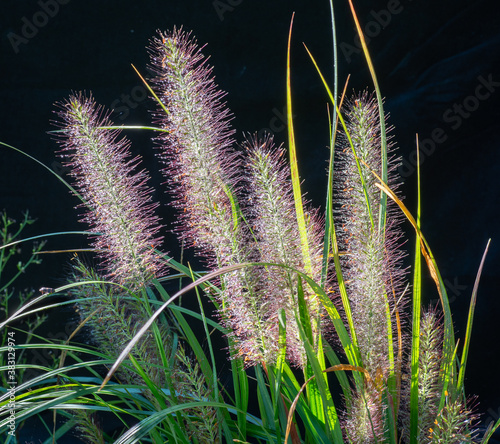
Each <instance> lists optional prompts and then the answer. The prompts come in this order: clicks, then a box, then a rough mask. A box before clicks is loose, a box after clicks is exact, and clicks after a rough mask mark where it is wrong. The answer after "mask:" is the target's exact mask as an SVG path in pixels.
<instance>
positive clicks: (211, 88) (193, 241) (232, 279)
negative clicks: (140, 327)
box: [150, 29, 265, 364]
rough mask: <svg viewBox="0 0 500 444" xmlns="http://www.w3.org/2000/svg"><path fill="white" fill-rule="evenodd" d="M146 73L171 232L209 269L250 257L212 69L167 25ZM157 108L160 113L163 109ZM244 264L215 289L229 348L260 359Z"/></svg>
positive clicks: (254, 305)
mask: <svg viewBox="0 0 500 444" xmlns="http://www.w3.org/2000/svg"><path fill="white" fill-rule="evenodd" d="M150 53H151V60H152V64H153V66H152V70H153V71H154V72H155V73H156V77H155V78H153V79H152V80H151V83H152V85H153V89H154V91H155V93H156V94H157V96H158V98H159V99H160V100H161V102H162V105H159V107H158V108H159V110H158V112H157V113H156V114H155V119H156V121H157V123H158V124H159V125H160V127H162V128H164V129H166V130H167V131H168V132H167V133H164V134H163V135H162V136H160V137H159V138H158V142H159V144H160V148H161V151H160V157H161V159H162V161H163V162H164V164H165V165H166V167H165V169H164V170H163V174H164V175H165V177H166V178H167V179H168V181H169V185H170V187H171V191H172V193H173V195H174V199H175V200H174V205H175V206H176V207H177V208H178V209H179V210H180V211H179V213H180V218H179V219H180V220H179V226H178V230H177V232H178V235H179V238H180V239H182V240H184V241H186V243H187V244H188V245H190V246H193V247H195V248H196V249H198V251H200V252H201V253H202V254H203V255H204V256H205V258H206V259H208V261H209V264H210V266H211V267H212V268H214V269H215V268H220V267H223V266H227V265H233V264H241V263H245V262H248V261H250V260H251V252H250V251H249V250H248V248H247V243H248V242H247V239H248V236H249V233H248V230H247V229H246V228H245V226H244V224H243V221H242V220H241V217H240V214H239V211H238V209H237V207H238V203H237V200H236V191H237V187H238V177H239V175H240V169H239V166H240V161H239V157H238V155H237V153H236V152H235V151H234V149H233V148H232V144H233V140H232V134H233V131H232V130H231V129H230V126H229V120H230V117H231V115H230V113H229V111H228V109H227V108H226V106H225V104H224V103H223V102H222V98H223V96H224V93H222V92H221V91H219V90H218V89H217V86H216V84H215V82H214V79H213V76H212V68H211V67H210V66H209V65H208V64H207V59H206V58H204V56H203V54H202V52H201V49H200V48H199V47H198V46H197V44H196V42H195V41H194V40H193V39H192V38H191V36H190V34H189V33H186V32H184V31H182V29H180V30H176V29H174V31H173V32H171V33H165V34H164V33H159V38H155V39H153V41H152V44H151V48H150ZM165 109H166V110H167V112H165ZM254 285H255V279H254V276H253V275H252V270H251V269H250V268H244V269H241V270H238V271H234V272H230V273H227V274H225V275H223V276H221V291H220V292H219V293H218V298H219V299H220V305H221V310H220V312H221V316H222V319H223V322H224V323H225V325H226V326H227V327H229V329H230V331H232V333H231V339H232V348H233V349H234V351H235V353H236V355H237V356H243V357H244V358H245V360H246V362H247V364H251V363H253V362H256V361H259V360H262V359H264V358H263V349H264V348H265V346H264V345H263V341H264V335H265V330H264V328H263V326H262V319H261V312H262V311H261V309H260V302H259V301H258V300H257V299H256V297H255V292H254Z"/></svg>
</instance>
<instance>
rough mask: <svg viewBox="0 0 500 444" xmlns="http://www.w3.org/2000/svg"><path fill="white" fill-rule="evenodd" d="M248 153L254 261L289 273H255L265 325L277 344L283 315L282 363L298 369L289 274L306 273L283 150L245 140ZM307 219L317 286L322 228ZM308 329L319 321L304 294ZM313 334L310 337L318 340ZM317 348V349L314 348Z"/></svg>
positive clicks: (293, 281)
mask: <svg viewBox="0 0 500 444" xmlns="http://www.w3.org/2000/svg"><path fill="white" fill-rule="evenodd" d="M245 147H246V149H247V151H248V154H249V156H248V161H247V170H248V200H249V206H248V212H249V214H250V223H251V225H252V230H253V234H254V236H255V238H256V241H257V242H256V249H257V251H258V252H259V261H261V262H266V263H277V264H282V265H285V266H286V267H289V268H287V269H283V268H279V267H273V266H271V267H267V268H266V269H264V268H262V269H260V276H259V279H260V284H261V286H262V291H263V292H264V293H265V295H266V296H265V299H266V303H265V305H264V307H263V309H264V310H265V311H266V315H265V316H266V319H267V322H268V324H270V328H269V331H270V332H272V337H273V340H274V343H275V344H276V345H277V343H278V313H279V310H280V309H283V310H284V311H285V314H286V323H287V331H286V337H287V348H286V350H287V357H288V359H289V360H290V362H292V363H293V364H295V365H299V366H303V365H304V362H305V358H306V355H305V350H304V347H303V344H302V340H301V338H300V334H299V330H298V326H297V320H296V317H297V309H298V299H297V275H296V273H294V271H292V270H291V269H294V270H297V271H300V272H303V273H304V272H305V271H306V270H305V267H304V264H303V258H302V250H301V242H300V234H299V231H298V225H297V219H296V215H295V204H294V199H293V190H292V184H291V180H290V177H289V175H290V173H289V170H288V168H287V165H286V163H285V158H284V153H285V151H284V150H283V149H282V148H276V147H275V146H274V144H273V140H272V138H270V137H267V138H265V139H264V140H257V139H256V138H255V137H254V138H249V140H248V141H247V143H246V144H245ZM307 217H308V235H309V245H310V246H311V248H312V258H313V267H312V269H313V273H314V275H313V276H311V277H312V278H313V279H314V280H316V281H317V282H319V279H320V273H321V249H322V238H321V226H320V223H319V222H318V221H317V218H316V217H315V216H314V215H313V214H312V213H311V212H310V213H308V214H307ZM305 297H306V303H307V305H308V311H309V315H310V317H311V321H312V322H311V323H312V324H313V325H315V322H314V320H317V319H318V318H319V303H318V301H317V300H316V295H315V294H314V292H312V291H311V290H310V289H309V288H308V287H307V286H306V288H305ZM317 334H318V331H315V332H314V336H315V337H317ZM313 345H316V344H313Z"/></svg>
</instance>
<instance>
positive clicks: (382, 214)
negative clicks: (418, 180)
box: [349, 0, 387, 234]
mask: <svg viewBox="0 0 500 444" xmlns="http://www.w3.org/2000/svg"><path fill="white" fill-rule="evenodd" d="M349 6H350V7H351V12H352V15H353V18H354V22H355V23H356V30H357V32H358V36H359V39H360V41H361V46H362V48H363V53H364V55H365V59H366V63H367V64H368V69H369V70H370V74H371V77H372V81H373V86H374V87H375V94H376V95H377V102H378V109H379V117H380V142H381V143H380V150H381V159H382V172H381V173H382V174H381V178H382V181H383V182H384V183H385V184H387V132H386V127H385V114H384V105H383V99H382V94H381V93H380V87H379V85H378V81H377V75H376V74H375V68H374V67H373V63H372V59H371V57H370V53H369V51H368V46H367V44H366V41H365V36H364V33H363V30H362V28H361V24H360V23H359V20H358V17H357V14H356V11H355V9H354V6H353V4H352V0H349ZM386 218H387V196H386V195H385V193H380V207H379V221H378V222H379V223H378V229H379V232H380V233H382V234H384V233H385V223H386Z"/></svg>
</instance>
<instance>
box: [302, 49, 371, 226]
mask: <svg viewBox="0 0 500 444" xmlns="http://www.w3.org/2000/svg"><path fill="white" fill-rule="evenodd" d="M304 47H305V48H306V51H307V53H308V54H309V57H310V58H311V60H312V62H313V64H314V67H315V68H316V71H317V72H318V74H319V76H320V78H321V81H322V82H323V85H324V87H325V89H326V92H327V93H328V96H329V98H330V100H331V102H332V104H333V105H334V106H335V109H336V111H337V116H338V118H339V120H340V123H341V125H342V128H343V130H344V132H345V134H346V137H347V140H348V141H349V146H350V147H351V150H352V152H353V153H354V160H355V161H356V167H357V169H358V173H359V177H360V179H361V184H362V186H363V194H364V197H365V203H366V208H367V211H368V214H369V216H370V223H371V225H372V228H374V226H375V222H374V219H373V212H372V208H371V205H370V199H369V198H368V190H367V187H366V181H365V178H364V176H363V170H362V169H361V164H360V162H359V158H358V156H357V154H356V148H355V147H354V143H353V141H352V138H351V135H350V133H349V131H348V129H347V126H346V124H345V121H344V118H343V116H342V114H341V113H340V109H339V107H338V105H337V100H336V99H335V97H334V96H333V94H332V92H331V90H330V87H329V86H328V83H327V82H326V80H325V77H324V76H323V74H322V73H321V70H320V69H319V67H318V64H317V63H316V60H315V59H314V57H313V55H312V54H311V52H310V51H309V49H307V46H305V45H304Z"/></svg>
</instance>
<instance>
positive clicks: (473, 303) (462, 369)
mask: <svg viewBox="0 0 500 444" xmlns="http://www.w3.org/2000/svg"><path fill="white" fill-rule="evenodd" d="M490 242H491V239H489V240H488V243H487V245H486V248H485V250H484V253H483V257H482V259H481V264H480V265H479V270H478V271H477V275H476V281H475V282H474V288H473V290H472V296H471V301H470V307H469V315H468V317H467V330H466V332H465V341H464V349H463V352H462V361H461V362H460V371H459V373H458V381H457V391H459V392H460V391H462V389H463V385H464V378H465V366H466V364H467V356H468V354H469V345H470V338H471V333H472V321H473V319H474V310H475V308H476V300H477V290H478V287H479V280H480V279H481V273H482V271H483V267H484V262H485V260H486V255H487V254H488V249H489V247H490Z"/></svg>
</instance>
